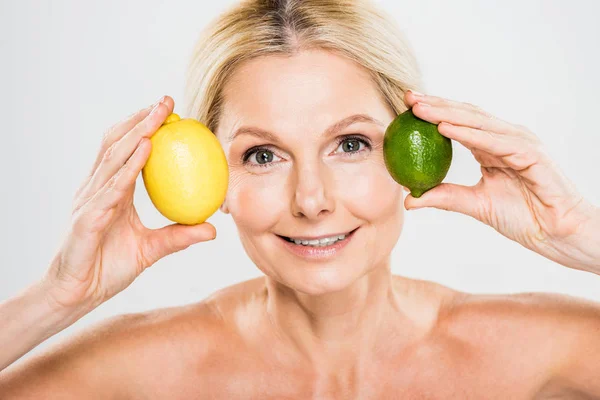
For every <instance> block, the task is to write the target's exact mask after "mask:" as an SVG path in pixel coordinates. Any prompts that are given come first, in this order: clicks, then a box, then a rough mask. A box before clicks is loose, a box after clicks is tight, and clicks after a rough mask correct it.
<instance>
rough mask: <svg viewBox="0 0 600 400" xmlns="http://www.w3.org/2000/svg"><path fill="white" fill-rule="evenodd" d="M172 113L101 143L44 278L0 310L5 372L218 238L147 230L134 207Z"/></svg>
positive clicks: (144, 114) (199, 229)
mask: <svg viewBox="0 0 600 400" xmlns="http://www.w3.org/2000/svg"><path fill="white" fill-rule="evenodd" d="M173 107H174V103H173V100H172V99H171V98H170V97H163V99H161V101H159V102H158V103H156V104H155V105H154V106H153V107H148V108H146V109H143V110H140V111H139V112H137V113H135V114H133V115H132V116H131V117H129V118H127V119H125V120H124V121H122V122H120V123H118V124H117V125H115V126H114V127H112V128H111V129H109V130H108V132H107V134H106V135H105V136H104V139H103V141H102V145H101V148H100V151H99V152H98V155H97V157H96V160H95V162H94V164H93V166H92V169H91V171H90V173H89V175H88V176H87V178H86V180H85V181H84V182H83V184H82V185H81V186H80V188H79V190H78V191H77V193H76V195H75V199H74V202H73V212H72V216H71V221H70V222H71V223H70V225H69V229H68V232H67V234H66V237H65V240H64V241H63V243H62V245H61V246H60V249H59V251H58V252H57V254H56V256H55V257H54V259H53V260H52V262H51V263H50V267H49V268H48V271H47V272H46V274H45V275H44V278H43V279H42V280H41V281H40V282H38V283H35V284H33V285H31V286H30V287H28V288H27V289H25V290H24V291H22V292H21V293H19V294H18V295H17V296H16V297H15V298H12V299H8V300H5V301H3V302H2V303H0V324H1V325H0V340H1V342H0V343H1V347H0V371H2V370H3V369H4V368H6V367H7V366H8V365H10V364H11V363H12V362H14V361H15V360H16V359H18V358H19V357H21V356H22V355H23V354H25V353H27V352H28V351H29V350H31V349H32V348H34V347H35V346H37V345H38V344H39V343H41V342H42V341H44V340H45V339H47V338H48V337H50V336H52V335H54V334H56V333H57V332H60V331H61V330H63V329H64V328H66V327H68V326H69V325H71V324H73V323H74V322H75V321H77V320H78V319H79V318H81V317H82V316H83V315H85V314H86V313H88V312H90V311H91V310H93V309H94V308H95V307H97V306H98V305H99V304H102V303H103V302H105V301H106V300H108V299H110V298H112V297H113V296H114V295H116V294H117V293H119V292H121V291H122V290H124V289H125V288H127V287H128V286H129V285H130V284H131V283H132V282H133V280H134V279H136V278H137V276H139V275H140V274H141V273H142V272H143V271H144V270H145V269H146V268H148V267H150V266H151V265H152V264H154V263H155V262H156V261H158V260H159V259H161V258H163V257H165V256H167V255H169V254H171V253H174V252H176V251H180V250H183V249H185V248H187V247H189V246H191V245H192V244H195V243H198V242H202V241H207V240H211V239H214V237H215V228H214V227H213V226H212V225H211V224H209V223H203V224H199V225H194V226H184V225H180V224H172V225H168V226H165V227H162V228H159V229H148V228H146V227H145V226H144V225H143V224H142V223H141V221H140V220H139V217H138V214H137V212H136V210H135V207H134V205H133V193H134V190H133V189H134V187H135V181H136V179H137V177H138V176H139V174H140V171H141V170H142V168H143V167H144V165H145V163H146V160H147V159H148V157H149V155H150V150H151V142H150V140H149V138H150V137H151V136H152V135H153V134H154V132H156V130H157V129H158V128H159V127H160V126H161V124H162V123H163V121H164V120H165V119H166V117H167V116H168V115H169V114H170V113H171V112H172V111H173ZM5 382H6V380H5Z"/></svg>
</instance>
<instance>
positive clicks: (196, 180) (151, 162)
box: [142, 114, 229, 225]
mask: <svg viewBox="0 0 600 400" xmlns="http://www.w3.org/2000/svg"><path fill="white" fill-rule="evenodd" d="M150 141H151V142H152V150H151V152H150V156H149V157H148V160H147V161H146V165H145V166H144V168H143V169H142V177H143V179H144V185H145V186H146V190H147V191H148V195H149V196H150V199H151V200H152V204H154V206H155V207H156V209H157V210H158V211H159V212H160V213H161V214H162V215H164V216H165V217H166V218H168V219H170V220H171V221H174V222H178V223H180V224H185V225H195V224H200V223H202V222H204V221H206V219H207V218H208V217H210V216H211V215H212V214H214V213H215V211H217V210H218V209H219V207H220V206H221V204H222V203H223V200H224V199H225V194H226V192H227V185H228V181H229V169H228V167H227V159H226V158H225V152H224V151H223V148H222V147H221V144H220V143H219V141H218V140H217V138H216V137H215V135H214V134H213V133H212V132H211V131H210V130H209V129H208V128H207V127H206V126H205V125H204V124H202V123H200V122H198V121H196V120H195V119H191V118H190V119H180V118H179V116H178V115H177V114H171V115H169V116H168V117H167V119H166V120H165V122H164V123H163V124H162V126H161V127H160V128H159V129H158V130H157V131H156V133H155V134H154V135H153V136H152V137H151V138H150Z"/></svg>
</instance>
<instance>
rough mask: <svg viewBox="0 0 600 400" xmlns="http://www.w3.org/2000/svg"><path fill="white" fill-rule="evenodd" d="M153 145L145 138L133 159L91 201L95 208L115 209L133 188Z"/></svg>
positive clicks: (134, 153)
mask: <svg viewBox="0 0 600 400" xmlns="http://www.w3.org/2000/svg"><path fill="white" fill-rule="evenodd" d="M151 148H152V144H151V142H150V139H147V138H143V139H142V140H141V141H140V143H139V145H138V146H137V148H136V149H135V151H134V152H133V154H132V155H131V157H129V159H128V160H127V162H126V163H125V164H124V165H123V166H122V167H121V169H120V170H119V171H118V172H117V173H116V174H115V175H113V177H112V178H111V179H109V180H108V182H106V184H105V185H104V187H103V188H101V189H100V190H99V191H98V192H97V194H96V195H94V197H92V199H91V200H90V202H91V203H92V204H94V207H95V208H98V209H100V210H104V211H106V210H109V209H111V208H113V207H115V206H116V205H117V204H118V203H119V202H120V201H122V200H123V198H124V197H126V195H127V194H128V192H129V191H130V189H131V188H132V186H133V184H134V183H135V180H136V179H137V177H138V175H139V173H140V171H141V170H142V168H143V167H144V165H145V164H146V161H147V160H148V157H149V156H150V149H151Z"/></svg>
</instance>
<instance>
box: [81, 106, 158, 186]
mask: <svg viewBox="0 0 600 400" xmlns="http://www.w3.org/2000/svg"><path fill="white" fill-rule="evenodd" d="M164 99H165V96H163V97H161V98H160V99H159V100H158V101H157V102H156V103H154V104H152V105H150V106H148V107H146V108H143V109H141V110H139V111H137V112H135V113H133V114H131V115H129V116H128V117H127V118H125V119H123V120H122V121H119V122H118V123H116V124H115V125H113V126H112V127H110V128H109V129H108V131H106V133H105V134H104V137H103V138H102V144H101V146H100V150H99V151H98V155H97V156H96V160H95V161H94V165H93V166H92V170H91V172H90V175H93V174H94V172H95V171H96V169H97V168H98V165H100V162H101V161H102V157H103V156H104V153H106V150H108V148H109V147H110V146H111V145H112V144H113V143H115V142H116V141H118V140H119V139H121V138H122V137H123V136H124V135H125V134H126V133H127V132H129V131H130V130H131V129H133V127H134V126H136V125H137V124H138V123H140V122H141V121H142V120H143V119H144V118H146V117H147V116H148V114H150V112H151V111H152V109H153V108H154V107H155V106H156V105H158V104H159V103H161V102H162V101H163V100H164Z"/></svg>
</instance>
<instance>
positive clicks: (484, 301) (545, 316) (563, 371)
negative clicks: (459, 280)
mask: <svg viewBox="0 0 600 400" xmlns="http://www.w3.org/2000/svg"><path fill="white" fill-rule="evenodd" d="M439 331H440V332H443V334H444V335H445V336H446V337H449V338H452V340H454V341H455V342H456V343H460V346H461V348H462V349H464V350H465V352H466V353H467V354H470V355H472V357H473V359H476V360H487V361H488V362H489V364H488V365H487V366H486V367H485V368H486V369H487V370H489V371H494V370H495V371H497V372H498V373H501V371H507V367H508V366H510V367H508V368H512V369H514V371H515V373H518V374H520V375H521V376H522V377H526V378H528V379H529V381H530V382H533V381H534V380H535V381H536V382H538V383H539V385H540V390H541V389H544V390H555V389H556V388H561V389H560V390H564V389H563V388H564V387H568V385H566V386H565V382H569V384H573V383H574V382H578V380H581V382H578V384H577V385H576V386H577V387H579V388H587V387H591V386H589V385H588V384H587V383H586V382H584V381H583V380H585V379H586V376H589V371H590V368H591V366H592V365H593V366H594V369H596V368H597V367H598V366H599V364H598V362H597V361H596V360H598V359H600V304H599V303H596V302H593V301H590V300H586V299H582V298H579V297H574V296H569V295H564V294H556V293H518V294H504V295H503V294H487V295H482V294H467V293H463V294H461V295H460V296H456V297H454V301H453V302H452V303H451V304H450V306H449V307H448V308H447V310H446V313H445V315H444V317H443V318H441V319H440V321H439ZM502 373H504V372H502ZM525 380H527V379H525ZM557 382H558V384H557ZM586 385H587V386H586ZM556 390H558V389H556Z"/></svg>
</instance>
